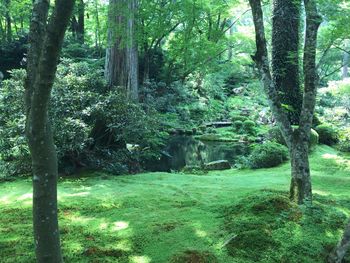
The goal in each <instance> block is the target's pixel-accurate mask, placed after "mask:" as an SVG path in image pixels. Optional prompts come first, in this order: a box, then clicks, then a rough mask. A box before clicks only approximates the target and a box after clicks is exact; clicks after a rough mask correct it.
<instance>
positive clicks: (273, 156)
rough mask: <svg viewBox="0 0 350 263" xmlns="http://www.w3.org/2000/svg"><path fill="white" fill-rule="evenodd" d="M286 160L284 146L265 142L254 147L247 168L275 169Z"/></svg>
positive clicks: (286, 155) (285, 148) (286, 150)
mask: <svg viewBox="0 0 350 263" xmlns="http://www.w3.org/2000/svg"><path fill="white" fill-rule="evenodd" d="M287 160H288V149H287V147H286V146H284V145H281V144H278V143H276V142H267V143H264V144H259V145H257V146H255V147H254V149H253V151H252V153H251V155H250V156H249V160H248V162H249V166H250V167H251V168H253V169H259V168H270V167H275V166H278V165H280V164H282V163H283V162H285V161H287Z"/></svg>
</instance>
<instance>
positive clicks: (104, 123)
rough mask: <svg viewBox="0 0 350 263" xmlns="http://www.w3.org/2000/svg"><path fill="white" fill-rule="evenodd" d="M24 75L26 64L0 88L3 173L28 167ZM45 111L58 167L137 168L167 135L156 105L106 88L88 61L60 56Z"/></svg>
mask: <svg viewBox="0 0 350 263" xmlns="http://www.w3.org/2000/svg"><path fill="white" fill-rule="evenodd" d="M25 75H26V74H25V71H24V70H15V71H13V72H12V78H11V79H9V80H6V81H4V82H3V83H2V88H1V89H0V127H1V128H0V152H1V155H0V161H1V162H3V163H5V166H3V167H2V169H3V170H4V173H5V174H7V175H19V174H25V173H29V172H30V163H31V162H30V155H29V150H28V146H27V143H26V139H25V135H24V127H25V115H24V105H23V96H24V87H23V86H24V85H23V82H24V79H25ZM8 105H11V107H9V106H8ZM49 114H50V119H51V120H52V129H53V133H54V140H55V145H56V146H57V154H58V160H59V170H60V172H61V173H72V172H76V170H77V169H80V168H85V169H101V170H105V171H109V172H113V173H120V172H122V171H129V172H135V169H136V168H137V169H141V168H142V167H141V166H142V163H144V162H145V161H146V160H148V159H150V158H157V157H159V154H160V148H161V147H163V140H164V138H165V137H166V135H167V134H166V133H164V132H162V131H161V130H160V123H159V122H158V119H159V118H158V117H155V116H156V115H157V114H158V113H157V112H156V111H155V110H153V109H152V108H150V107H146V106H145V105H142V104H133V103H131V102H128V101H127V100H125V97H124V95H123V94H122V93H119V92H118V91H116V90H113V91H109V92H106V89H105V86H104V81H103V74H102V72H101V70H100V69H99V68H98V67H95V66H94V65H90V64H88V63H87V62H79V63H74V62H72V61H70V60H67V59H64V60H63V61H62V63H61V64H60V65H59V67H58V71H57V79H56V81H55V84H54V89H53V92H52V99H51V107H50V113H49ZM127 144H131V145H137V147H136V148H137V150H135V151H132V152H131V151H129V150H127V149H126V146H127Z"/></svg>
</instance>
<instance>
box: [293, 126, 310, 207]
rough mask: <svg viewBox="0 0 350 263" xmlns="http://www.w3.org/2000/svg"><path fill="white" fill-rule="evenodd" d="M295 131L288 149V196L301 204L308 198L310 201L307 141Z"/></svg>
mask: <svg viewBox="0 0 350 263" xmlns="http://www.w3.org/2000/svg"><path fill="white" fill-rule="evenodd" d="M297 133H298V132H296V133H295V135H294V136H296V137H297V138H295V140H294V143H293V144H292V147H291V150H290V157H291V169H292V179H291V184H290V198H291V200H294V201H296V202H298V203H299V204H302V203H303V202H305V201H307V200H309V201H312V187H311V176H310V166H309V156H308V150H309V147H308V143H307V142H306V143H305V142H303V141H302V140H300V138H299V136H300V135H298V134H297Z"/></svg>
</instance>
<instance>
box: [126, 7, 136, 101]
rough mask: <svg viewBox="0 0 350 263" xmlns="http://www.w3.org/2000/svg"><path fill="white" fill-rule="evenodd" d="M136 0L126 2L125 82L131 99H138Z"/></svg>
mask: <svg viewBox="0 0 350 263" xmlns="http://www.w3.org/2000/svg"><path fill="white" fill-rule="evenodd" d="M137 8H138V7H137V0H130V1H129V3H128V10H129V11H130V16H129V18H128V22H127V38H128V39H129V44H128V45H127V47H126V56H127V59H126V61H127V71H128V80H127V84H126V89H127V94H128V99H130V100H131V101H134V102H136V101H138V99H139V87H138V81H139V80H138V78H139V76H138V68H139V61H138V46H137V41H136V36H135V34H136V25H135V14H136V12H137Z"/></svg>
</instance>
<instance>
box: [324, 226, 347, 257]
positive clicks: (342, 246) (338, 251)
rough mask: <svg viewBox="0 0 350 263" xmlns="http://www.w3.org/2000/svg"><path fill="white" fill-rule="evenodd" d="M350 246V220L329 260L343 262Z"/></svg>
mask: <svg viewBox="0 0 350 263" xmlns="http://www.w3.org/2000/svg"><path fill="white" fill-rule="evenodd" d="M349 248H350V222H349V223H348V225H347V226H346V228H345V231H344V234H343V237H342V239H341V240H340V242H339V244H338V246H337V247H336V248H335V249H334V251H333V252H332V253H331V255H330V257H329V258H328V262H329V263H341V262H343V258H344V257H345V254H346V253H347V251H348V250H349Z"/></svg>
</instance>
